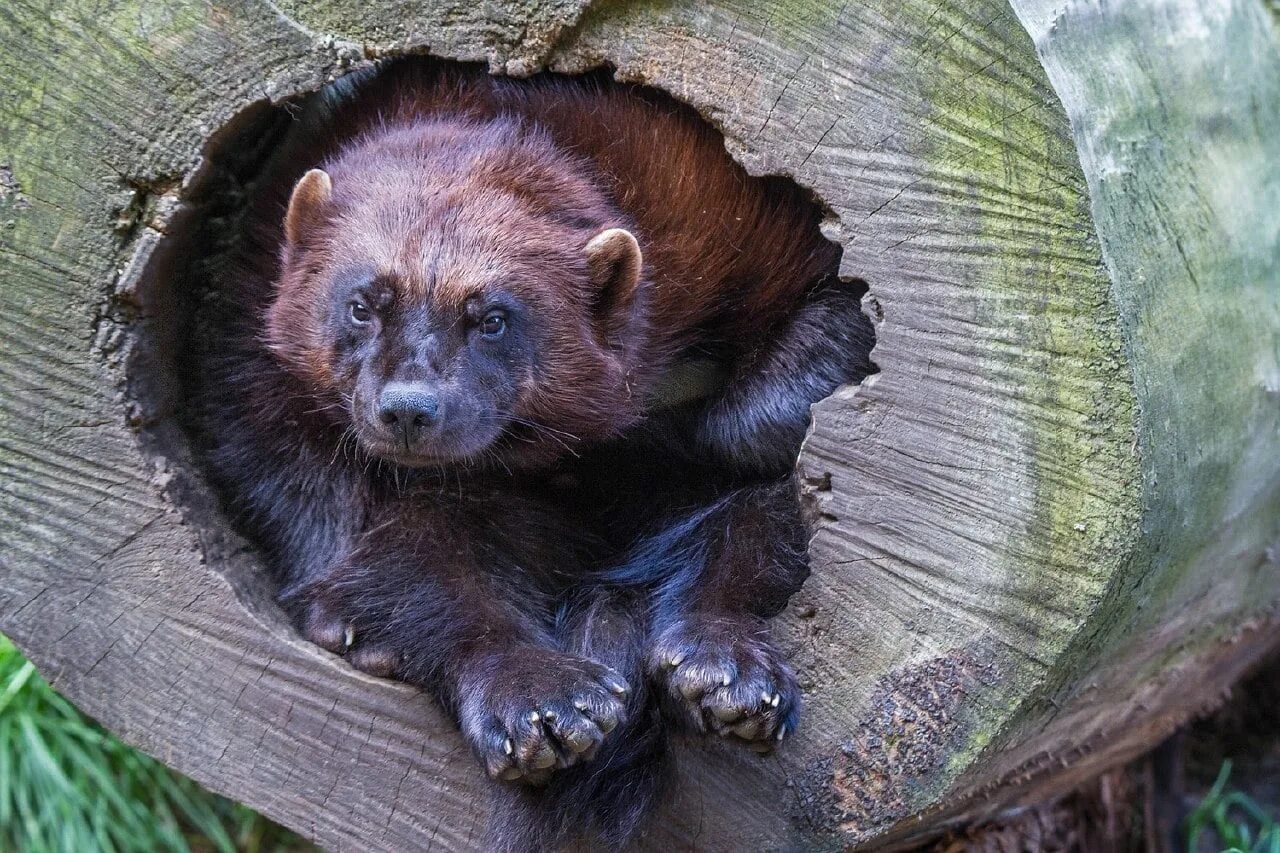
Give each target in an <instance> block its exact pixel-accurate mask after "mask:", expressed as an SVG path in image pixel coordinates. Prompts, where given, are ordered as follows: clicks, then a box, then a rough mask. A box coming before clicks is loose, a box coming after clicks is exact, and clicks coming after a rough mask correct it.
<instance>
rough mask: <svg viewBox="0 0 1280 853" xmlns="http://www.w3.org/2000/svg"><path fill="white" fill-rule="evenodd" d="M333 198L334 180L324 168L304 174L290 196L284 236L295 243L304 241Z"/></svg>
mask: <svg viewBox="0 0 1280 853" xmlns="http://www.w3.org/2000/svg"><path fill="white" fill-rule="evenodd" d="M331 198H333V181H332V180H330V179H329V173H328V172H326V171H325V170H324V169H312V170H311V171H310V172H307V173H306V174H305V175H303V176H302V180H300V181H298V184H297V186H295V187H294V188H293V195H291V196H289V210H288V212H287V213H285V215H284V236H285V239H286V240H288V241H289V242H290V243H291V244H293V245H295V246H296V245H298V243H300V242H301V241H302V238H303V235H305V234H306V233H307V229H308V228H310V227H311V226H313V225H314V224H315V223H316V222H317V221H319V219H320V215H321V213H322V212H323V211H324V209H325V208H326V207H327V206H328V205H329V200H330V199H331Z"/></svg>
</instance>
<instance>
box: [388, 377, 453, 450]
mask: <svg viewBox="0 0 1280 853" xmlns="http://www.w3.org/2000/svg"><path fill="white" fill-rule="evenodd" d="M439 413H440V398H439V397H438V396H436V392H435V388H434V387H432V386H431V385H426V384H423V383H417V382H388V383H387V385H386V387H385V388H383V389H382V394H381V396H379V397H378V417H379V418H381V419H382V422H383V423H384V424H386V425H387V426H389V427H391V429H392V430H393V431H395V433H396V436H397V437H398V438H399V439H400V440H402V441H406V442H407V441H412V440H413V439H415V438H417V436H418V433H419V432H420V431H421V430H423V429H424V428H426V427H428V426H430V425H431V424H432V423H434V422H435V420H436V417H437V415H438V414H439Z"/></svg>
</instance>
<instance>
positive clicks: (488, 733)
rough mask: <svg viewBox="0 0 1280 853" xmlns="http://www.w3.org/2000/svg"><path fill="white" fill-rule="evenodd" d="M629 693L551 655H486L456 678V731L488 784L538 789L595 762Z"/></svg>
mask: <svg viewBox="0 0 1280 853" xmlns="http://www.w3.org/2000/svg"><path fill="white" fill-rule="evenodd" d="M630 690H631V687H630V685H628V684H627V682H626V680H625V679H623V678H622V676H620V675H619V674H618V673H617V672H615V671H614V670H612V669H610V668H609V667H607V666H604V665H603V664H599V663H596V662H595V661H590V660H587V659H585V658H580V657H576V656H574V655H568V654H563V653H561V652H557V651H554V650H551V649H541V648H522V649H518V650H514V651H510V652H504V653H502V654H497V655H494V656H492V657H490V658H488V659H487V660H485V661H483V662H481V664H480V665H479V666H478V667H477V670H476V672H475V673H473V674H471V675H469V676H466V677H464V680H463V683H462V685H461V695H460V696H459V703H460V706H461V712H460V714H459V717H460V719H459V722H460V723H461V726H462V732H463V734H464V735H466V737H467V739H468V740H469V741H470V742H471V745H472V747H474V748H475V751H476V754H477V756H479V758H480V763H481V764H483V765H484V767H485V770H486V771H487V772H488V773H489V775H490V776H491V777H493V778H494V779H504V780H508V781H512V780H520V781H522V782H526V783H530V784H535V785H536V784H541V783H543V782H545V781H547V779H548V778H550V775H551V773H552V772H553V771H554V770H556V769H558V768H561V767H568V766H569V765H571V764H576V763H578V762H579V761H589V760H590V759H592V758H594V757H595V754H596V752H597V751H598V750H599V748H600V745H601V743H602V742H603V741H604V738H605V735H607V734H609V732H611V731H613V730H614V728H616V727H617V725H618V724H619V723H620V722H622V721H623V719H624V717H625V716H626V710H627V705H626V700H627V695H628V693H629V692H630Z"/></svg>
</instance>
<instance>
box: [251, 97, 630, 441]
mask: <svg viewBox="0 0 1280 853" xmlns="http://www.w3.org/2000/svg"><path fill="white" fill-rule="evenodd" d="M596 183H597V182H596V181H594V180H593V179H592V178H591V176H590V172H589V169H588V168H587V167H586V166H584V165H583V164H582V163H580V162H577V161H575V160H573V159H572V158H570V157H568V156H566V155H565V154H564V153H563V152H561V151H559V150H558V149H557V148H556V147H555V146H554V145H553V143H552V142H551V141H550V140H549V139H548V138H547V137H546V136H545V134H543V133H541V132H539V131H537V130H535V129H530V128H528V127H522V126H520V125H518V124H516V123H515V122H512V121H507V120H498V121H492V122H487V123H483V124H477V123H474V122H464V121H436V122H431V123H419V124H414V125H410V126H406V127H403V128H399V129H394V130H389V131H382V132H379V133H378V134H377V135H376V136H373V137H370V138H368V139H366V140H364V141H361V142H359V143H357V144H355V145H353V146H351V147H349V148H348V149H346V150H344V151H342V152H340V153H339V154H338V155H337V156H336V157H334V158H332V159H331V160H330V161H328V162H326V163H325V164H324V168H323V169H312V170H311V171H309V172H307V173H306V174H305V175H304V176H303V177H302V178H301V180H299V181H298V183H297V184H296V186H295V187H294V189H293V192H292V196H291V198H290V201H289V206H288V211H287V213H286V215H285V217H284V222H283V234H284V249H283V254H282V266H281V273H280V277H279V281H278V285H277V291H276V294H275V297H274V300H273V302H272V304H271V307H270V309H269V311H268V316H267V318H266V320H267V321H266V339H267V343H268V345H269V347H270V348H271V350H272V352H273V353H275V355H276V356H277V357H278V358H279V359H280V360H281V361H282V363H283V364H284V365H285V367H286V368H287V369H288V370H290V371H291V372H293V373H294V374H295V375H297V376H298V377H299V378H301V379H302V380H303V381H304V383H306V386H307V387H308V388H309V389H310V391H311V392H312V393H314V395H315V396H316V398H317V401H318V403H317V408H320V409H325V410H327V411H329V412H331V413H333V414H334V415H335V416H336V418H337V419H338V420H339V421H340V422H343V423H342V426H345V427H349V428H350V429H351V431H352V432H353V433H354V435H355V436H356V438H357V440H358V441H359V442H360V444H361V445H362V446H363V447H364V448H365V449H366V450H367V451H368V452H370V453H372V454H373V455H375V456H379V457H382V458H386V459H390V460H393V461H395V462H398V463H400V464H404V465H412V466H426V465H453V464H459V463H471V462H479V461H482V460H484V459H492V460H494V461H498V462H500V463H501V464H506V465H511V464H521V463H523V462H533V463H541V462H545V461H548V460H549V459H552V458H554V457H555V456H557V455H559V453H561V452H564V451H566V450H567V451H573V450H575V449H576V447H577V446H578V445H579V444H580V443H581V442H584V441H590V440H598V439H600V438H603V437H607V436H609V435H612V434H616V433H617V432H618V431H620V430H621V429H623V428H625V427H626V426H628V425H630V424H631V423H633V422H634V421H635V419H636V418H637V417H638V416H639V409H638V401H634V400H632V399H631V395H630V390H629V388H628V380H627V374H628V371H629V368H630V367H631V365H632V363H633V362H634V359H635V357H636V352H637V347H638V346H639V340H640V337H641V336H642V335H643V325H644V322H643V315H644V311H643V306H642V302H643V299H642V295H643V290H644V287H643V283H644V282H643V273H642V259H641V253H640V248H639V245H638V243H637V241H636V239H635V237H633V236H632V234H631V232H630V231H628V230H626V222H625V221H624V220H623V218H622V217H621V216H620V215H619V214H618V213H617V211H616V209H615V208H614V207H613V206H612V205H611V204H610V203H609V202H608V201H607V199H606V198H605V196H604V195H603V193H602V192H601V190H600V189H599V187H598V186H597V185H596Z"/></svg>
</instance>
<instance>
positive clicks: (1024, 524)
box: [0, 0, 1280, 850]
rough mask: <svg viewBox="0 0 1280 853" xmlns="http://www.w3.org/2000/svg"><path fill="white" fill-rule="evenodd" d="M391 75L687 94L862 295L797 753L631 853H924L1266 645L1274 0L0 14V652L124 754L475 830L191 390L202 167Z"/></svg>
mask: <svg viewBox="0 0 1280 853" xmlns="http://www.w3.org/2000/svg"><path fill="white" fill-rule="evenodd" d="M403 53H429V54H431V55H435V56H440V57H446V58H453V59H463V60H472V61H485V62H488V63H489V65H490V67H491V68H492V69H493V71H494V72H495V73H506V74H512V75H525V74H529V73H533V72H535V71H538V70H540V69H552V70H556V71H561V72H569V73H571V72H577V71H582V70H586V69H589V68H594V67H599V66H601V65H608V66H610V67H612V68H613V69H615V70H616V74H617V76H618V77H619V78H621V79H625V80H632V81H640V82H644V83H646V84H650V85H653V86H656V87H660V88H662V89H664V90H666V91H668V92H670V93H671V94H672V95H674V96H675V97H676V98H678V99H680V100H682V101H685V102H687V103H689V104H691V105H693V106H694V107H695V108H697V109H698V110H699V111H700V112H701V113H702V114H703V115H704V116H705V117H706V118H707V119H708V120H709V121H711V122H712V123H714V124H715V125H716V126H717V127H718V128H719V129H721V130H722V131H723V133H724V135H725V139H726V144H727V145H728V147H729V150H730V151H731V153H732V154H733V155H734V156H735V157H737V158H738V159H739V160H740V161H741V162H742V163H743V164H744V165H746V166H747V168H748V169H749V170H751V171H752V172H754V173H776V174H784V175H789V176H791V177H793V178H794V179H795V180H796V181H797V182H798V183H800V184H801V185H803V186H805V187H807V188H809V189H811V190H812V191H813V193H814V194H815V196H816V197H817V198H818V199H820V200H821V202H822V204H823V205H825V208H826V209H827V210H828V212H829V215H828V217H827V221H826V225H825V232H826V233H827V234H828V235H829V236H830V237H831V238H832V239H834V240H837V241H839V242H840V244H841V245H842V246H843V247H844V255H843V261H842V265H843V271H844V272H845V273H847V274H848V275H851V276H856V277H858V278H860V279H864V280H866V281H867V282H868V283H869V284H870V293H869V295H868V297H867V299H866V301H865V309H866V311H867V312H868V313H869V315H870V316H872V318H873V319H874V320H875V322H876V325H877V334H878V342H877V346H876V349H875V352H874V354H873V357H874V359H875V361H876V362H877V364H878V365H879V367H880V371H881V372H880V373H879V374H878V375H876V376H875V377H873V378H872V379H871V380H869V381H868V382H866V383H865V384H863V385H862V386H860V387H857V388H847V389H843V390H841V391H839V392H837V393H836V394H835V395H834V396H833V397H831V398H830V399H828V400H826V401H824V402H822V403H821V404H819V405H817V406H815V410H814V427H813V430H812V432H811V434H810V437H809V438H808V440H807V442H806V444H805V447H804V450H803V452H802V454H801V458H800V460H799V463H798V464H799V468H800V472H801V475H802V478H803V481H804V483H805V486H806V489H807V491H808V494H809V496H810V497H811V498H812V502H813V505H814V506H815V507H816V509H817V511H818V522H817V526H816V530H815V535H814V539H813V541H812V545H811V553H812V558H813V565H814V574H813V576H812V578H811V579H810V580H809V582H808V583H807V585H806V586H805V588H804V589H803V590H802V591H801V592H800V593H799V594H798V595H797V596H796V597H795V599H794V601H793V602H792V604H791V606H790V608H789V610H788V612H787V613H786V614H785V615H784V616H783V617H782V618H780V619H779V627H778V631H779V633H780V636H781V637H782V639H783V641H784V643H785V646H786V647H787V649H788V650H789V651H790V652H791V654H792V656H793V660H794V661H795V663H796V665H797V667H798V670H799V672H800V674H801V678H802V686H803V688H804V690H805V694H806V696H805V698H806V714H807V716H806V719H805V723H804V726H803V728H802V730H801V731H800V733H799V734H798V735H797V737H796V740H795V742H794V743H792V744H790V745H789V747H788V748H787V749H785V750H784V751H783V752H782V753H781V754H779V755H778V756H777V757H776V758H770V759H768V760H764V761H761V760H759V759H756V758H754V757H750V758H748V757H744V756H741V755H738V754H736V753H729V752H722V751H719V750H717V749H714V748H706V749H703V748H691V749H689V750H686V751H685V752H684V753H683V754H682V757H681V778H680V780H679V783H678V787H677V790H676V793H675V796H674V797H673V799H672V801H671V803H670V804H669V806H668V807H666V808H665V810H664V811H663V812H662V813H661V814H660V815H659V816H658V818H657V819H656V820H655V821H654V822H653V824H652V826H651V827H650V829H649V830H648V833H647V835H646V836H645V838H644V839H643V840H642V841H641V843H640V846H641V847H642V848H645V849H648V848H650V847H651V848H654V849H673V848H675V849H687V848H696V849H706V850H744V849H781V848H788V849H790V848H797V847H799V848H844V847H857V846H859V845H868V846H872V845H876V844H891V843H905V842H907V841H909V840H911V839H913V838H918V837H922V836H924V835H927V834H929V833H933V832H937V831H939V830H940V829H941V828H943V827H945V826H947V825H948V824H950V823H952V822H955V821H959V820H965V819H971V818H974V817H980V816H982V815H985V814H989V813H992V812H993V811H995V810H998V809H1000V808H1003V807H1006V806H1008V805H1010V804H1013V803H1016V802H1018V801H1020V800H1025V799H1027V798H1031V797H1038V796H1044V795H1046V794H1048V793H1052V792H1053V791H1055V790H1058V789H1061V788H1063V787H1066V786H1069V785H1071V784H1073V783H1074V782H1076V781H1077V780H1079V779H1080V778H1081V777H1082V776H1084V775H1085V774H1090V773H1092V772H1094V771H1096V770H1097V769H1099V768H1100V767H1102V766H1104V765H1106V764H1109V763H1112V762H1116V761H1119V760H1122V759H1124V758H1125V757H1127V756H1129V755H1131V754H1133V753H1135V752H1136V751H1138V750H1141V749H1143V748H1144V747H1146V746H1148V745H1150V744H1152V743H1154V742H1155V741H1157V740H1158V739H1159V738H1161V737H1162V736H1163V735H1164V734H1165V733H1167V732H1168V731H1170V730H1171V729H1172V728H1173V727H1174V726H1176V725H1177V724H1179V723H1180V722H1181V721H1182V720H1183V719H1185V718H1186V717H1188V716H1189V715H1191V714H1193V713H1194V712H1196V711H1197V710H1199V709H1201V708H1202V707H1204V706H1205V705H1206V704H1209V703H1212V702H1213V701H1214V700H1215V699H1216V697H1218V696H1219V695H1220V694H1221V693H1222V691H1223V690H1225V689H1227V688H1228V686H1229V685H1230V684H1231V683H1232V682H1233V680H1234V679H1235V678H1236V677H1237V676H1238V674H1239V673H1241V672H1242V671H1243V670H1244V669H1246V668H1247V667H1248V666H1249V665H1250V664H1251V662H1253V661H1254V660H1255V659H1257V658H1258V657H1259V656H1260V655H1262V654H1263V653H1264V652H1265V651H1266V650H1267V649H1268V648H1269V647H1272V646H1274V645H1275V641H1276V637H1277V634H1278V633H1280V632H1277V627H1280V337H1278V331H1277V330H1280V109H1277V107H1278V106H1280V18H1278V17H1277V15H1276V12H1275V8H1274V5H1272V6H1268V5H1266V4H1265V3H1264V2H1262V0H1200V2H1191V0H1173V2H1156V0H1118V1H1117V2H1111V3H1107V4H1095V3H1091V2H1087V0H1009V2H1004V0H971V1H970V0H966V2H961V0H864V2H861V3H838V2H834V0H833V2H822V0H788V2H785V3H783V2H779V3H755V2H750V0H736V2H734V0H716V2H713V3H706V2H699V0H662V2H653V1H652V0H648V1H647V2H636V3H627V2H608V1H607V0H602V2H598V3H592V2H590V0H493V1H492V2H487V3H434V4H422V8H415V6H414V4H404V3H398V2H391V0H360V2H356V0H274V2H273V0H238V2H231V3H219V2H214V3H209V2H204V0H163V2H156V0H113V2H109V3H91V2H85V0H41V2H34V0H7V2H6V3H5V4H4V6H3V8H0V78H2V79H3V81H4V82H3V83H0V104H2V105H3V109H0V259H2V260H0V275H3V282H2V284H0V482H2V483H3V496H2V497H0V630H3V631H4V632H5V633H6V634H8V635H10V636H11V637H13V638H14V640H15V641H16V642H17V643H18V644H19V646H20V647H21V648H22V649H23V650H24V652H26V653H27V654H28V655H29V656H30V657H31V658H32V659H33V660H34V661H35V662H36V663H37V664H38V666H39V668H40V669H41V671H42V672H43V673H44V674H45V675H46V676H47V677H48V678H49V679H50V680H51V681H52V682H53V683H54V685H55V686H56V687H57V688H58V689H59V690H61V691H62V692H64V693H65V694H66V695H68V696H69V697H70V698H72V699H73V700H74V701H75V702H76V703H77V704H79V705H80V706H81V707H82V708H84V709H85V710H86V711H88V712H89V713H91V714H92V715H93V716H95V717H96V718H98V719H99V720H100V721H101V722H102V723H103V724H104V725H106V726H107V727H108V728H110V729H111V730H112V731H114V732H116V733H117V734H119V735H120V736H121V737H122V738H124V739H125V740H126V741H128V742H129V743H132V744H134V745H136V746H138V747H140V748H142V749H144V750H146V751H147V752H149V753H151V754H152V755H155V756H156V757H158V758H160V759H161V760H163V761H165V762H166V763H168V764H170V765H171V766H173V767H175V768H176V769H178V770H180V771H182V772H184V773H187V774H189V775H191V776H193V777H195V778H196V779H197V780H199V781H200V782H202V783H204V784H206V785H208V786H209V787H211V788H212V789H214V790H216V791H219V792H221V793H224V794H227V795H230V796H232V797H234V798H236V799H238V800H242V801H244V802H246V803H248V804H249V805H251V806H253V807H254V808H257V809H259V810H261V811H263V812H265V813H266V814H268V815H270V816H271V817H273V818H275V819H277V820H279V821H281V822H283V823H284V824H286V825H288V826H290V827H293V828H295V829H297V830H299V831H300V832H302V833H303V834H304V835H306V836H308V837H310V838H313V839H315V840H316V841H317V842H319V843H321V844H322V845H324V846H326V847H329V848H332V849H361V850H365V849H385V850H407V849H422V848H427V847H429V846H440V847H442V848H444V849H451V850H460V849H470V848H473V847H475V846H476V845H477V844H478V843H479V838H480V835H481V829H482V826H483V823H484V819H485V815H484V813H483V810H484V802H485V801H484V798H483V796H481V792H480V787H479V773H478V772H477V770H476V767H475V766H474V764H473V760H472V758H471V757H470V755H469V754H468V753H467V751H466V750H465V749H464V748H462V745H461V741H460V740H459V738H458V737H457V735H456V734H455V732H454V731H453V730H452V728H451V726H450V725H449V724H448V722H447V721H446V720H445V719H444V718H443V717H442V716H440V715H439V714H438V713H437V712H436V711H435V710H434V709H433V708H432V706H431V705H430V704H429V703H428V702H427V701H426V700H425V698H424V697H423V696H422V695H421V694H419V693H418V692H416V691H415V690H413V689H410V688H408V687H406V686H403V685H399V684H395V683H391V682H387V681H380V680H376V679H372V678H369V677H366V676H363V675H361V674H359V673H357V672H355V671H354V670H352V669H351V668H350V667H348V666H347V665H346V664H345V663H343V662H342V661H341V660H340V659H338V658H336V657H333V656H331V655H328V654H327V653H325V652H323V651H321V650H319V649H317V648H314V647H312V646H310V645H308V644H307V643H305V642H304V641H302V640H301V639H300V638H299V636H298V635H297V634H296V632H295V631H294V630H293V628H292V627H291V626H290V625H289V624H288V623H287V621H286V620H285V619H284V618H283V617H282V615H281V613H280V611H279V610H278V608H277V607H276V606H275V605H274V604H273V602H272V590H271V589H270V586H269V584H268V583H267V582H266V580H265V576H264V574H263V569H262V566H261V559H260V557H259V555H258V553H257V551H256V550H255V549H254V547H253V546H252V544H251V543H248V542H246V541H244V540H242V539H241V538H240V537H239V536H238V535H237V534H236V533H235V532H234V531H233V530H231V529H230V528H229V526H228V525H227V523H226V521H225V519H223V518H222V516H221V515H220V514H219V511H218V509H217V503H216V501H214V500H213V499H212V498H211V497H210V494H209V490H208V487H207V486H206V485H205V484H204V481H203V480H202V478H201V476H200V474H199V471H198V470H197V469H196V468H195V467H194V466H193V464H192V459H191V454H190V451H189V449H188V443H187V440H186V437H185V435H184V434H183V432H182V430H181V428H180V427H179V426H178V420H179V418H178V417H177V416H178V415H179V414H180V412H178V411H177V410H178V409H179V408H180V397H179V396H178V395H176V394H175V393H174V391H173V388H174V381H173V376H174V364H175V359H177V358H179V357H180V353H181V349H182V345H183V343H184V338H183V334H182V326H181V323H179V322H178V321H177V320H176V319H175V317H176V316H177V315H178V314H180V313H181V311H180V310H179V307H180V306H181V304H182V303H183V300H184V287H185V285H186V282H185V281H184V280H182V279H181V278H180V277H176V276H172V275H165V272H166V271H172V270H173V269H175V266H174V264H173V257H174V255H175V254H176V253H181V252H191V251H194V250H195V249H197V248H198V247H194V248H193V247H192V246H191V245H190V244H187V245H175V244H174V243H173V242H172V241H171V240H170V239H169V238H168V236H167V235H168V234H169V232H171V231H173V230H174V223H175V222H179V221H180V220H181V217H182V216H183V211H184V202H185V201H187V200H188V199H189V197H190V194H191V193H192V192H193V187H195V186H196V185H197V184H198V183H199V176H200V172H201V169H200V167H201V164H202V161H203V157H204V152H206V150H208V149H207V146H209V145H211V144H217V142H218V140H225V139H227V138H230V137H234V134H235V132H236V128H238V127H241V126H243V124H244V122H246V121H248V120H249V119H246V116H249V117H252V116H253V115H255V114H256V113H255V110H262V109H265V107H264V104H273V103H279V102H281V101H282V100H284V99H286V98H289V97H291V96H294V95H297V94H299V93H304V92H308V91H313V90H315V89H317V88H318V87H320V86H321V85H323V84H324V83H325V82H326V81H328V80H331V79H333V78H335V77H337V76H339V75H341V74H343V73H345V72H347V71H349V70H351V69H353V68H357V67H360V66H362V65H364V64H366V63H368V62H370V61H372V60H374V59H376V58H378V57H383V56H391V55H396V54H403ZM176 306H177V307H176Z"/></svg>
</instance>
